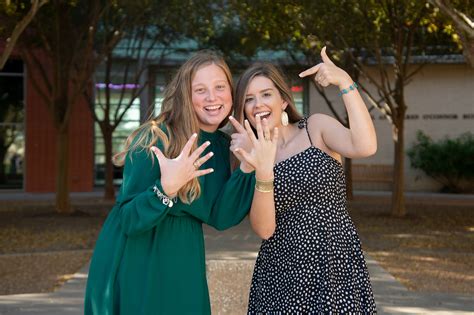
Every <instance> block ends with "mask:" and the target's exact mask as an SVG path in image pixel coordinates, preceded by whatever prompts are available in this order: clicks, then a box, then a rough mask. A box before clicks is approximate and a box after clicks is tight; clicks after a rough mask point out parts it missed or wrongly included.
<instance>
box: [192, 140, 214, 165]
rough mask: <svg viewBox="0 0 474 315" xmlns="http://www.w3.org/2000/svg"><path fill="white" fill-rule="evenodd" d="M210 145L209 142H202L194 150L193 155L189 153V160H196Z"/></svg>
mask: <svg viewBox="0 0 474 315" xmlns="http://www.w3.org/2000/svg"><path fill="white" fill-rule="evenodd" d="M210 144H211V143H210V142H209V141H206V142H204V143H203V144H201V145H200V146H199V147H198V148H197V149H196V150H194V152H193V153H191V155H190V156H189V158H190V159H191V160H193V161H195V160H197V159H198V158H199V157H200V156H201V154H202V153H203V152H204V150H206V148H207V147H208V146H209V145H210Z"/></svg>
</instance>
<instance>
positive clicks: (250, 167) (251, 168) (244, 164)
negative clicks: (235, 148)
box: [240, 162, 253, 173]
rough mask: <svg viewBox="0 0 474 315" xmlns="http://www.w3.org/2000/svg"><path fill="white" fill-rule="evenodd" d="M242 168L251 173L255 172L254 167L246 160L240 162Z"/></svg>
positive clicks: (243, 170)
mask: <svg viewBox="0 0 474 315" xmlns="http://www.w3.org/2000/svg"><path fill="white" fill-rule="evenodd" d="M240 170H241V171H242V172H244V173H250V172H253V167H252V166H251V165H250V164H248V163H245V162H242V163H240Z"/></svg>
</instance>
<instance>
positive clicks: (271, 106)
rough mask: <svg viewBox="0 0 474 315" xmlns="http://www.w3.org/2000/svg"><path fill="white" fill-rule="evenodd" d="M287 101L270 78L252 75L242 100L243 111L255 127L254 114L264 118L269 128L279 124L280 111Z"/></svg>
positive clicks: (271, 128)
mask: <svg viewBox="0 0 474 315" xmlns="http://www.w3.org/2000/svg"><path fill="white" fill-rule="evenodd" d="M287 105H288V103H287V102H286V101H285V100H283V98H282V97H281V94H280V92H279V91H278V89H277V87H276V86H275V84H274V83H273V81H272V80H270V79H268V78H267V77H264V76H256V77H254V78H253V79H252V80H251V81H250V83H249V85H248V88H247V92H246V94H245V100H244V112H245V116H246V118H247V119H248V120H249V122H250V124H251V125H252V126H253V127H254V128H255V126H256V116H260V118H261V119H263V118H266V119H267V121H268V126H269V128H270V130H273V128H275V127H280V126H281V113H282V111H283V110H284V109H285V108H286V106H287Z"/></svg>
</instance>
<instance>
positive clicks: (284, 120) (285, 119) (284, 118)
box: [281, 111, 288, 126]
mask: <svg viewBox="0 0 474 315" xmlns="http://www.w3.org/2000/svg"><path fill="white" fill-rule="evenodd" d="M281 124H282V125H283V126H288V114H287V113H286V112H285V111H282V112H281Z"/></svg>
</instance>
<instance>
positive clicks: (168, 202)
mask: <svg viewBox="0 0 474 315" xmlns="http://www.w3.org/2000/svg"><path fill="white" fill-rule="evenodd" d="M153 192H154V193H155V194H156V196H157V197H158V198H160V199H161V202H163V204H164V205H165V206H168V207H170V208H171V207H172V206H173V205H174V204H175V203H176V201H178V198H176V197H174V198H170V197H168V196H166V195H165V194H164V193H162V192H161V191H160V189H159V188H158V187H157V186H156V185H155V186H153Z"/></svg>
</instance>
